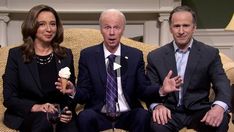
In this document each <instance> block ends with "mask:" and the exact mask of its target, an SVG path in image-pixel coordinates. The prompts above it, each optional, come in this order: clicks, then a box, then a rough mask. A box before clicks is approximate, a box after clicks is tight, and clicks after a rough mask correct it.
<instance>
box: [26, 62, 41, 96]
mask: <svg viewBox="0 0 234 132" xmlns="http://www.w3.org/2000/svg"><path fill="white" fill-rule="evenodd" d="M27 66H28V69H29V71H30V72H31V75H32V77H33V79H34V81H35V82H36V85H37V87H38V88H39V90H40V91H42V90H41V88H42V87H41V83H40V77H39V73H38V67H37V62H36V59H33V60H32V62H31V63H28V64H27Z"/></svg>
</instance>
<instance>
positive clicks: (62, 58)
mask: <svg viewBox="0 0 234 132" xmlns="http://www.w3.org/2000/svg"><path fill="white" fill-rule="evenodd" d="M22 35H23V41H24V43H23V44H22V45H21V46H19V47H15V48H12V49H10V50H9V55H8V60H7V65H6V69H5V74H4V76H3V95H4V106H5V107H6V108H7V109H6V111H5V116H4V123H5V124H6V125H7V126H8V127H10V128H13V129H17V130H20V131H21V132H47V131H48V132H51V131H52V125H51V124H50V123H49V121H47V116H46V112H48V111H56V109H55V107H54V105H53V104H60V107H61V109H63V110H64V112H63V113H62V114H61V115H60V116H59V121H58V122H57V131H59V132H60V131H61V132H62V131H66V132H69V131H71V132H74V131H76V123H75V111H74V110H75V103H74V102H73V100H72V98H70V97H69V95H67V94H63V93H62V92H60V91H59V90H57V89H56V86H55V82H56V81H57V78H58V71H59V70H60V69H62V68H64V67H69V68H70V70H71V76H70V81H71V82H73V83H74V82H75V76H74V65H73V55H72V52H71V50H70V49H67V48H64V47H61V46H60V45H59V44H60V43H61V42H62V41H63V27H62V23H61V20H60V19H59V16H58V14H57V13H56V11H55V10H54V9H53V8H51V7H49V6H46V5H38V6H35V7H33V8H32V9H31V10H30V11H29V13H28V14H27V16H26V19H25V21H24V22H23V24H22Z"/></svg>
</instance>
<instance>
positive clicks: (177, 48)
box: [173, 39, 193, 53]
mask: <svg viewBox="0 0 234 132" xmlns="http://www.w3.org/2000/svg"><path fill="white" fill-rule="evenodd" d="M192 44H193V39H191V40H190V42H189V46H188V47H187V49H185V50H183V51H182V50H181V49H180V48H179V47H178V46H177V45H176V43H175V41H173V47H174V50H175V52H178V51H181V52H185V53H186V52H187V51H189V50H190V49H191V47H192Z"/></svg>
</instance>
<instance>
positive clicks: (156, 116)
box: [152, 104, 171, 125]
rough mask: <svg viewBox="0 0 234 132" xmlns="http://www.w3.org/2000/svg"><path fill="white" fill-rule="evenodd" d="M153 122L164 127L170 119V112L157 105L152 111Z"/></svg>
mask: <svg viewBox="0 0 234 132" xmlns="http://www.w3.org/2000/svg"><path fill="white" fill-rule="evenodd" d="M152 116H153V121H154V122H156V123H158V124H162V125H165V124H166V123H167V122H168V120H169V119H171V111H170V110H169V109H168V108H167V107H165V106H164V105H162V104H159V105H157V106H156V107H155V108H154V110H153V115H152Z"/></svg>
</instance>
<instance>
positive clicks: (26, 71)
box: [3, 47, 75, 129]
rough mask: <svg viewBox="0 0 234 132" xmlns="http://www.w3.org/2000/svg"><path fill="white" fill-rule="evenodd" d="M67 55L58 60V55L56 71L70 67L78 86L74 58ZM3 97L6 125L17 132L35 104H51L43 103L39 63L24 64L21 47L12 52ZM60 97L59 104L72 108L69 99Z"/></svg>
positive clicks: (63, 96) (5, 75)
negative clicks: (66, 104) (65, 104)
mask: <svg viewBox="0 0 234 132" xmlns="http://www.w3.org/2000/svg"><path fill="white" fill-rule="evenodd" d="M66 52H67V57H65V58H64V59H59V58H58V57H56V55H55V60H56V66H57V71H59V70H60V69H61V68H63V67H66V66H68V67H69V68H70V70H71V77H70V80H71V81H72V82H75V76H74V65H73V55H72V52H71V50H70V49H66ZM48 74H49V73H48ZM58 92H59V91H58ZM3 96H4V102H3V104H4V106H5V107H6V108H7V110H6V111H5V115H4V123H5V124H6V125H7V126H8V127H10V128H14V129H17V128H19V126H20V125H21V123H22V122H23V120H24V118H25V117H26V116H27V115H28V114H29V113H30V110H31V108H32V106H33V105H34V104H40V103H42V104H43V103H46V102H49V100H44V96H45V93H44V92H43V90H42V87H41V83H40V79H39V73H38V68H37V62H36V59H34V60H33V61H32V62H31V63H24V62H23V58H22V50H21V48H20V47H16V48H13V49H10V50H9V55H8V60H7V65H6V69H5V74H4V75H3ZM61 97H62V98H61V99H60V100H63V99H64V102H67V103H68V105H73V104H72V100H71V99H70V98H69V97H68V96H67V95H63V94H61ZM70 107H74V106H70Z"/></svg>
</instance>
